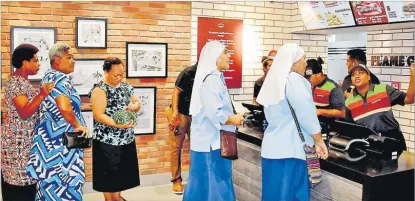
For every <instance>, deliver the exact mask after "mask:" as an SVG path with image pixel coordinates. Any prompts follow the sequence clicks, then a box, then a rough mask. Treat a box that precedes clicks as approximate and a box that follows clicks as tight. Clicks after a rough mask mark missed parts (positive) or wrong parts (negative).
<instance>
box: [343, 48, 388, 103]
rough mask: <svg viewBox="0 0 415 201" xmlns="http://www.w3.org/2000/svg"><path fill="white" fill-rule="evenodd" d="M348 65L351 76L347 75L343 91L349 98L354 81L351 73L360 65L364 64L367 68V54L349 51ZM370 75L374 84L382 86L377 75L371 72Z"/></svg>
mask: <svg viewBox="0 0 415 201" xmlns="http://www.w3.org/2000/svg"><path fill="white" fill-rule="evenodd" d="M346 61H347V62H346V65H347V71H348V72H349V75H347V76H346V77H345V78H344V80H343V83H342V89H343V91H344V97H345V98H347V97H349V96H350V94H352V93H353V92H352V79H351V76H350V71H351V69H352V68H353V67H354V66H357V65H359V64H363V65H365V66H366V63H367V62H366V53H365V52H364V51H363V50H361V49H353V50H349V51H348V52H347V58H346ZM369 74H370V81H371V83H373V84H380V81H379V79H378V77H376V75H375V74H373V73H371V72H370V71H369Z"/></svg>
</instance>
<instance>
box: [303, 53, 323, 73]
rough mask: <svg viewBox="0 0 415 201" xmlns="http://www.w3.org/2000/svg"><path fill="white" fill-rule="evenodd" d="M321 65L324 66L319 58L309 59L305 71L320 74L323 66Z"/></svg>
mask: <svg viewBox="0 0 415 201" xmlns="http://www.w3.org/2000/svg"><path fill="white" fill-rule="evenodd" d="M321 64H324V61H323V59H322V58H321V57H318V58H317V59H309V60H307V69H311V70H312V71H313V74H317V73H321V72H323V66H321Z"/></svg>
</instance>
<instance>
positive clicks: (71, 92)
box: [26, 43, 89, 201]
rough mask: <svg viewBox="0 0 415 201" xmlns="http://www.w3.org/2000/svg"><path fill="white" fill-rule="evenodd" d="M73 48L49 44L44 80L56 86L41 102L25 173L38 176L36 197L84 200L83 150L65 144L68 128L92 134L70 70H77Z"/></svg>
mask: <svg viewBox="0 0 415 201" xmlns="http://www.w3.org/2000/svg"><path fill="white" fill-rule="evenodd" d="M71 51H72V49H71V48H70V47H69V46H67V45H65V44H63V43H56V44H53V45H52V46H51V47H50V50H49V59H50V61H51V69H48V70H47V71H46V73H45V76H44V77H43V79H42V81H41V84H43V83H49V82H53V83H54V84H55V88H54V89H53V91H52V92H51V93H50V94H49V96H47V97H46V98H45V100H44V101H43V102H42V104H41V106H40V108H39V111H40V121H39V123H38V124H37V125H36V127H35V129H34V139H33V142H32V149H31V151H30V153H29V162H28V164H27V167H26V173H27V175H29V176H30V177H32V178H34V179H35V180H37V186H36V190H37V192H36V199H35V200H47V201H55V200H56V201H60V200H75V201H79V200H82V186H83V184H84V182H85V173H84V162H83V154H84V152H83V150H82V149H79V148H74V149H68V148H67V147H66V146H65V145H64V144H63V136H64V134H65V133H67V132H73V131H75V132H79V133H80V135H84V136H89V132H88V128H87V127H85V126H84V125H86V124H85V121H84V118H83V116H82V113H81V100H80V97H79V95H78V93H77V91H76V90H75V88H74V87H73V86H72V83H71V81H70V80H69V77H68V75H67V74H70V73H72V72H73V71H74V67H75V60H74V59H73V55H72V53H71Z"/></svg>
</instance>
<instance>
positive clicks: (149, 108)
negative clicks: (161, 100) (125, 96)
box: [134, 87, 157, 135]
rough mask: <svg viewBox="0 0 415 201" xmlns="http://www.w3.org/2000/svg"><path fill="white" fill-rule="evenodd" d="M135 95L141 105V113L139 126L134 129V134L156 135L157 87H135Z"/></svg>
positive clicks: (138, 117)
mask: <svg viewBox="0 0 415 201" xmlns="http://www.w3.org/2000/svg"><path fill="white" fill-rule="evenodd" d="M134 95H135V96H136V97H137V99H138V101H139V102H140V105H141V107H140V111H139V112H138V113H137V121H136V122H137V124H136V126H135V127H134V134H135V135H148V134H155V133H156V102H157V87H134Z"/></svg>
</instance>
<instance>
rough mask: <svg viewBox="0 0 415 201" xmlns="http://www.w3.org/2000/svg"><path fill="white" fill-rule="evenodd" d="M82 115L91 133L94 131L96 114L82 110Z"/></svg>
mask: <svg viewBox="0 0 415 201" xmlns="http://www.w3.org/2000/svg"><path fill="white" fill-rule="evenodd" d="M82 116H83V117H84V120H85V124H86V125H85V126H86V127H87V128H88V130H89V133H91V134H93V133H94V115H93V114H92V111H90V110H88V111H82Z"/></svg>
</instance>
